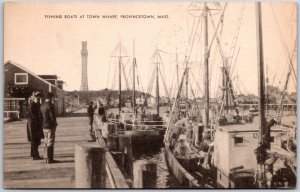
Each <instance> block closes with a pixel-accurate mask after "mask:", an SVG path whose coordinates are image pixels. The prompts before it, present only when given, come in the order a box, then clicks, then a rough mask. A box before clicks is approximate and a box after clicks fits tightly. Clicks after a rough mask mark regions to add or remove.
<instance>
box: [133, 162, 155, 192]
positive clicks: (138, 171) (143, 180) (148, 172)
mask: <svg viewBox="0 0 300 192" xmlns="http://www.w3.org/2000/svg"><path fill="white" fill-rule="evenodd" d="M156 177H157V164H156V163H155V162H153V161H149V160H138V161H135V162H134V164H133V187H134V188H156Z"/></svg>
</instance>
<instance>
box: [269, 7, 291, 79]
mask: <svg viewBox="0 0 300 192" xmlns="http://www.w3.org/2000/svg"><path fill="white" fill-rule="evenodd" d="M270 7H271V10H272V14H273V17H274V20H275V23H276V27H277V31H278V33H279V37H280V42H281V44H282V46H283V50H284V53H285V57H286V59H287V63H288V64H289V66H290V67H291V69H292V72H293V74H294V75H295V77H296V72H295V69H294V66H293V62H292V58H291V55H290V54H289V52H288V48H287V45H286V43H285V41H284V39H283V36H282V33H281V30H280V26H279V23H278V20H277V17H276V14H275V12H274V9H273V4H272V3H271V4H270ZM295 44H296V42H295ZM294 47H295V45H294Z"/></svg>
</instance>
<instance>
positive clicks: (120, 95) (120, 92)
mask: <svg viewBox="0 0 300 192" xmlns="http://www.w3.org/2000/svg"><path fill="white" fill-rule="evenodd" d="M121 49H122V45H121V42H120V50H119V117H120V116H121V108H122V107H121V106H122V105H121V100H122V91H121V89H122V80H121V78H122V76H121V70H122V68H121V66H122V56H121Z"/></svg>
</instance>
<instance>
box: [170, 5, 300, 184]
mask: <svg viewBox="0 0 300 192" xmlns="http://www.w3.org/2000/svg"><path fill="white" fill-rule="evenodd" d="M226 5H227V4H225V8H226ZM225 8H224V9H223V13H224V11H225ZM202 11H203V17H204V22H205V25H204V26H205V29H204V31H205V40H204V42H205V47H206V48H208V42H207V39H208V38H207V15H208V6H207V3H204V4H203V7H202ZM221 17H222V16H221ZM256 19H257V20H256V22H257V39H258V41H257V42H258V69H259V74H258V76H259V81H258V82H259V98H260V100H259V105H258V111H259V115H258V117H259V118H258V120H259V122H258V125H257V124H255V123H253V119H251V117H250V119H249V117H242V115H240V114H239V110H238V107H237V104H236V103H235V99H234V98H233V103H234V110H235V114H234V115H230V116H231V117H232V118H229V117H228V115H227V116H226V114H225V115H221V113H222V112H224V110H220V112H219V114H220V115H218V118H217V119H216V121H214V120H212V117H210V109H211V108H210V102H209V78H208V74H209V73H208V57H209V56H208V54H207V53H208V52H209V50H205V55H204V60H205V77H206V78H205V91H206V92H205V113H204V125H203V124H194V125H193V122H191V121H186V119H188V118H186V117H185V118H186V119H185V120H179V121H178V120H177V119H176V118H174V111H176V110H175V108H176V106H177V103H178V102H179V100H180V98H179V97H180V91H181V89H182V84H183V79H184V77H185V76H186V74H187V70H185V71H184V73H183V75H182V79H181V83H180V86H179V89H178V92H177V95H176V98H175V102H174V103H173V107H172V113H171V118H170V121H169V122H168V127H167V131H166V135H165V139H164V141H165V155H166V161H167V163H168V166H169V168H170V170H171V171H172V172H173V174H174V175H175V177H176V178H177V179H178V181H179V183H180V184H182V185H183V186H184V187H190V188H289V187H295V186H296V171H295V169H296V168H295V167H296V163H295V153H290V152H289V151H288V150H284V149H283V148H282V147H281V146H282V136H283V135H286V134H287V132H288V131H287V129H286V128H284V127H282V126H278V125H276V119H266V118H265V115H264V111H265V110H264V107H265V103H264V98H265V96H264V63H263V45H262V24H261V4H260V3H259V2H258V3H256ZM216 39H217V41H219V40H218V37H216ZM224 61H226V60H224ZM224 63H225V64H226V62H224ZM226 68H227V67H226V65H225V66H224V67H223V70H224V72H223V74H224V77H225V78H223V79H225V81H223V85H224V84H226V85H227V86H226V87H227V88H229V89H227V88H226V91H229V92H231V93H232V90H233V87H232V82H231V80H230V75H229V73H228V71H227V70H226ZM224 95H225V97H223V99H224V98H226V97H227V96H226V94H223V96H224ZM233 95H234V94H231V96H233ZM225 101H226V99H225ZM225 103H226V102H225ZM227 107H228V106H227ZM222 108H223V109H224V108H225V109H226V107H223V103H222V106H221V109H222ZM229 119H231V120H229ZM186 122H188V123H186ZM213 122H215V123H213ZM189 123H190V124H189ZM184 124H185V125H184ZM190 125H192V127H193V128H192V130H193V138H192V141H189V139H190V138H189V132H190V131H188V130H189V128H187V126H190ZM182 126H185V128H183V129H182Z"/></svg>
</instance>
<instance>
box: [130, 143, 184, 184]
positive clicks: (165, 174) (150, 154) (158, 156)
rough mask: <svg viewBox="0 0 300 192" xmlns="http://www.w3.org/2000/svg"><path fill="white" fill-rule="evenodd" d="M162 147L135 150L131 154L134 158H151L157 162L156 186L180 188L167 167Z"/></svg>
mask: <svg viewBox="0 0 300 192" xmlns="http://www.w3.org/2000/svg"><path fill="white" fill-rule="evenodd" d="M164 150H165V149H164V147H163V146H162V147H158V148H153V149H149V150H147V151H143V152H135V153H134V154H133V156H134V158H135V159H136V160H144V159H146V160H151V161H154V162H156V163H157V179H156V185H157V188H169V189H170V188H181V186H180V184H179V183H178V181H177V180H176V178H175V177H174V175H173V174H172V172H171V171H170V170H169V169H168V166H167V163H166V160H165V152H164Z"/></svg>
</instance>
